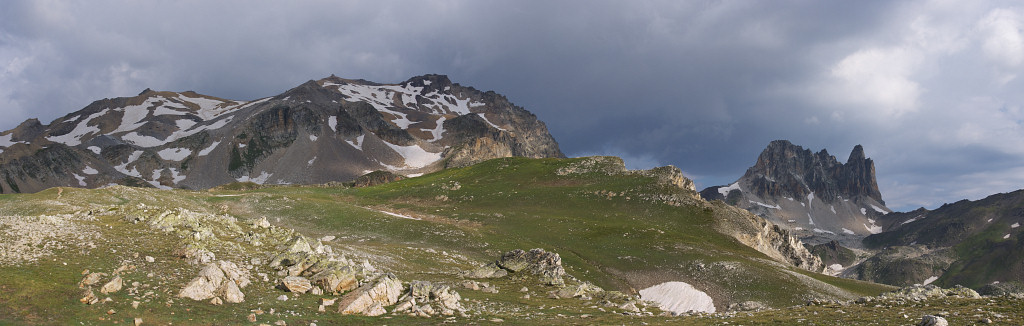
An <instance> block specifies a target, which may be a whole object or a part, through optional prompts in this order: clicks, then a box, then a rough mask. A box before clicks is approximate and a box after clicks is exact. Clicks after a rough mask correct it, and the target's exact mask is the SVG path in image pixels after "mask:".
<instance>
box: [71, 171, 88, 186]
mask: <svg viewBox="0 0 1024 326" xmlns="http://www.w3.org/2000/svg"><path fill="white" fill-rule="evenodd" d="M71 176H73V177H75V179H78V185H79V186H82V187H85V186H86V184H85V177H83V176H80V175H78V174H77V173H72V174H71Z"/></svg>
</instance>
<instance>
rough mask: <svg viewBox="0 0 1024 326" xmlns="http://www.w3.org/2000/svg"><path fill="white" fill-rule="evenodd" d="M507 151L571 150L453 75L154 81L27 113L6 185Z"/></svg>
mask: <svg viewBox="0 0 1024 326" xmlns="http://www.w3.org/2000/svg"><path fill="white" fill-rule="evenodd" d="M507 156H524V157H533V158H541V157H564V155H562V153H561V151H560V150H559V149H558V144H557V143H556V142H555V141H554V139H553V138H552V137H551V135H550V134H549V133H548V131H547V127H546V126H545V125H544V123H543V122H541V121H539V120H538V119H537V117H536V116H534V115H533V114H531V113H530V112H528V111H526V110H525V109H523V108H521V107H518V106H515V105H513V104H512V103H511V102H509V101H508V99H506V98H505V97H504V96H501V95H499V94H496V93H494V92H490V91H488V92H482V91H479V90H476V89H474V88H472V87H466V86H462V85H459V84H457V83H452V82H451V81H450V80H449V79H448V78H447V77H446V76H443V75H425V76H418V77H413V78H411V79H409V80H407V81H405V82H402V83H399V84H378V83H373V82H368V81H364V80H350V79H342V78H338V77H335V76H331V77H328V78H324V79H320V80H316V81H309V82H306V83H304V84H302V85H299V86H298V87H295V88H293V89H291V90H288V91H287V92H285V93H283V94H280V95H277V96H273V97H268V98H263V99H259V100H255V101H248V102H246V101H233V100H226V99H221V98H216V97H211V96H205V95H200V94H196V93H194V92H181V93H177V92H157V91H152V90H146V91H144V92H142V93H141V94H139V95H138V96H135V97H125V98H115V99H104V100H100V101H96V102H94V103H92V104H90V105H89V106H87V107H85V108H83V109H82V110H79V111H78V112H74V113H71V114H68V115H66V116H64V117H62V118H59V119H57V120H54V121H53V122H51V123H50V124H49V125H42V124H41V123H39V121H37V120H29V121H26V122H25V123H22V124H21V125H20V126H18V127H17V128H15V129H13V130H9V131H6V132H2V133H0V177H2V178H0V192H2V193H11V192H34V191H38V190H42V189H45V188H49V187H54V186H73V187H98V186H103V185H107V184H111V183H116V184H123V185H131V186H147V187H159V188H191V189H205V188H210V187H215V186H218V185H222V184H226V183H230V182H236V181H251V182H255V183H259V184H263V183H290V184H309V183H325V182H331V181H350V180H353V179H355V178H356V177H358V176H361V175H364V174H366V172H368V171H377V170H382V171H389V172H396V173H401V174H413V173H427V172H433V171H436V170H438V169H441V168H444V167H457V166H466V165H470V164H474V163H476V162H480V161H483V160H487V159H492V158H498V157H507ZM299 167H301V168H299Z"/></svg>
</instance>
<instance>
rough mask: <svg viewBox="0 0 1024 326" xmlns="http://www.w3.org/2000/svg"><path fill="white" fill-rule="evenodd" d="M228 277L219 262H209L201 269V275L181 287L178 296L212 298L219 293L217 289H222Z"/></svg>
mask: <svg viewBox="0 0 1024 326" xmlns="http://www.w3.org/2000/svg"><path fill="white" fill-rule="evenodd" d="M226 279H227V278H226V277H225V275H224V271H222V270H221V269H220V267H218V266H217V264H213V263H211V264H207V265H206V266H205V267H203V269H202V270H200V271H199V276H196V278H194V279H192V281H190V282H189V283H188V285H185V287H184V288H182V289H181V292H179V293H178V297H179V298H189V299H192V300H196V301H199V300H207V299H212V298H213V297H215V296H216V295H217V290H218V289H220V287H221V285H222V284H223V283H224V280H226Z"/></svg>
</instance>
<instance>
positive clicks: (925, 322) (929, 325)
mask: <svg viewBox="0 0 1024 326" xmlns="http://www.w3.org/2000/svg"><path fill="white" fill-rule="evenodd" d="M917 326H949V322H948V321H946V318H942V317H939V316H932V315H924V317H921V322H920V323H917Z"/></svg>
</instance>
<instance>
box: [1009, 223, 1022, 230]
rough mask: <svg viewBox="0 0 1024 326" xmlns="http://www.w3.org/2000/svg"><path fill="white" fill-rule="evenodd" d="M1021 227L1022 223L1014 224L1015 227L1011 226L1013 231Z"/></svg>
mask: <svg viewBox="0 0 1024 326" xmlns="http://www.w3.org/2000/svg"><path fill="white" fill-rule="evenodd" d="M1019 227H1020V223H1013V225H1010V228H1011V229H1016V228H1019Z"/></svg>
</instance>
